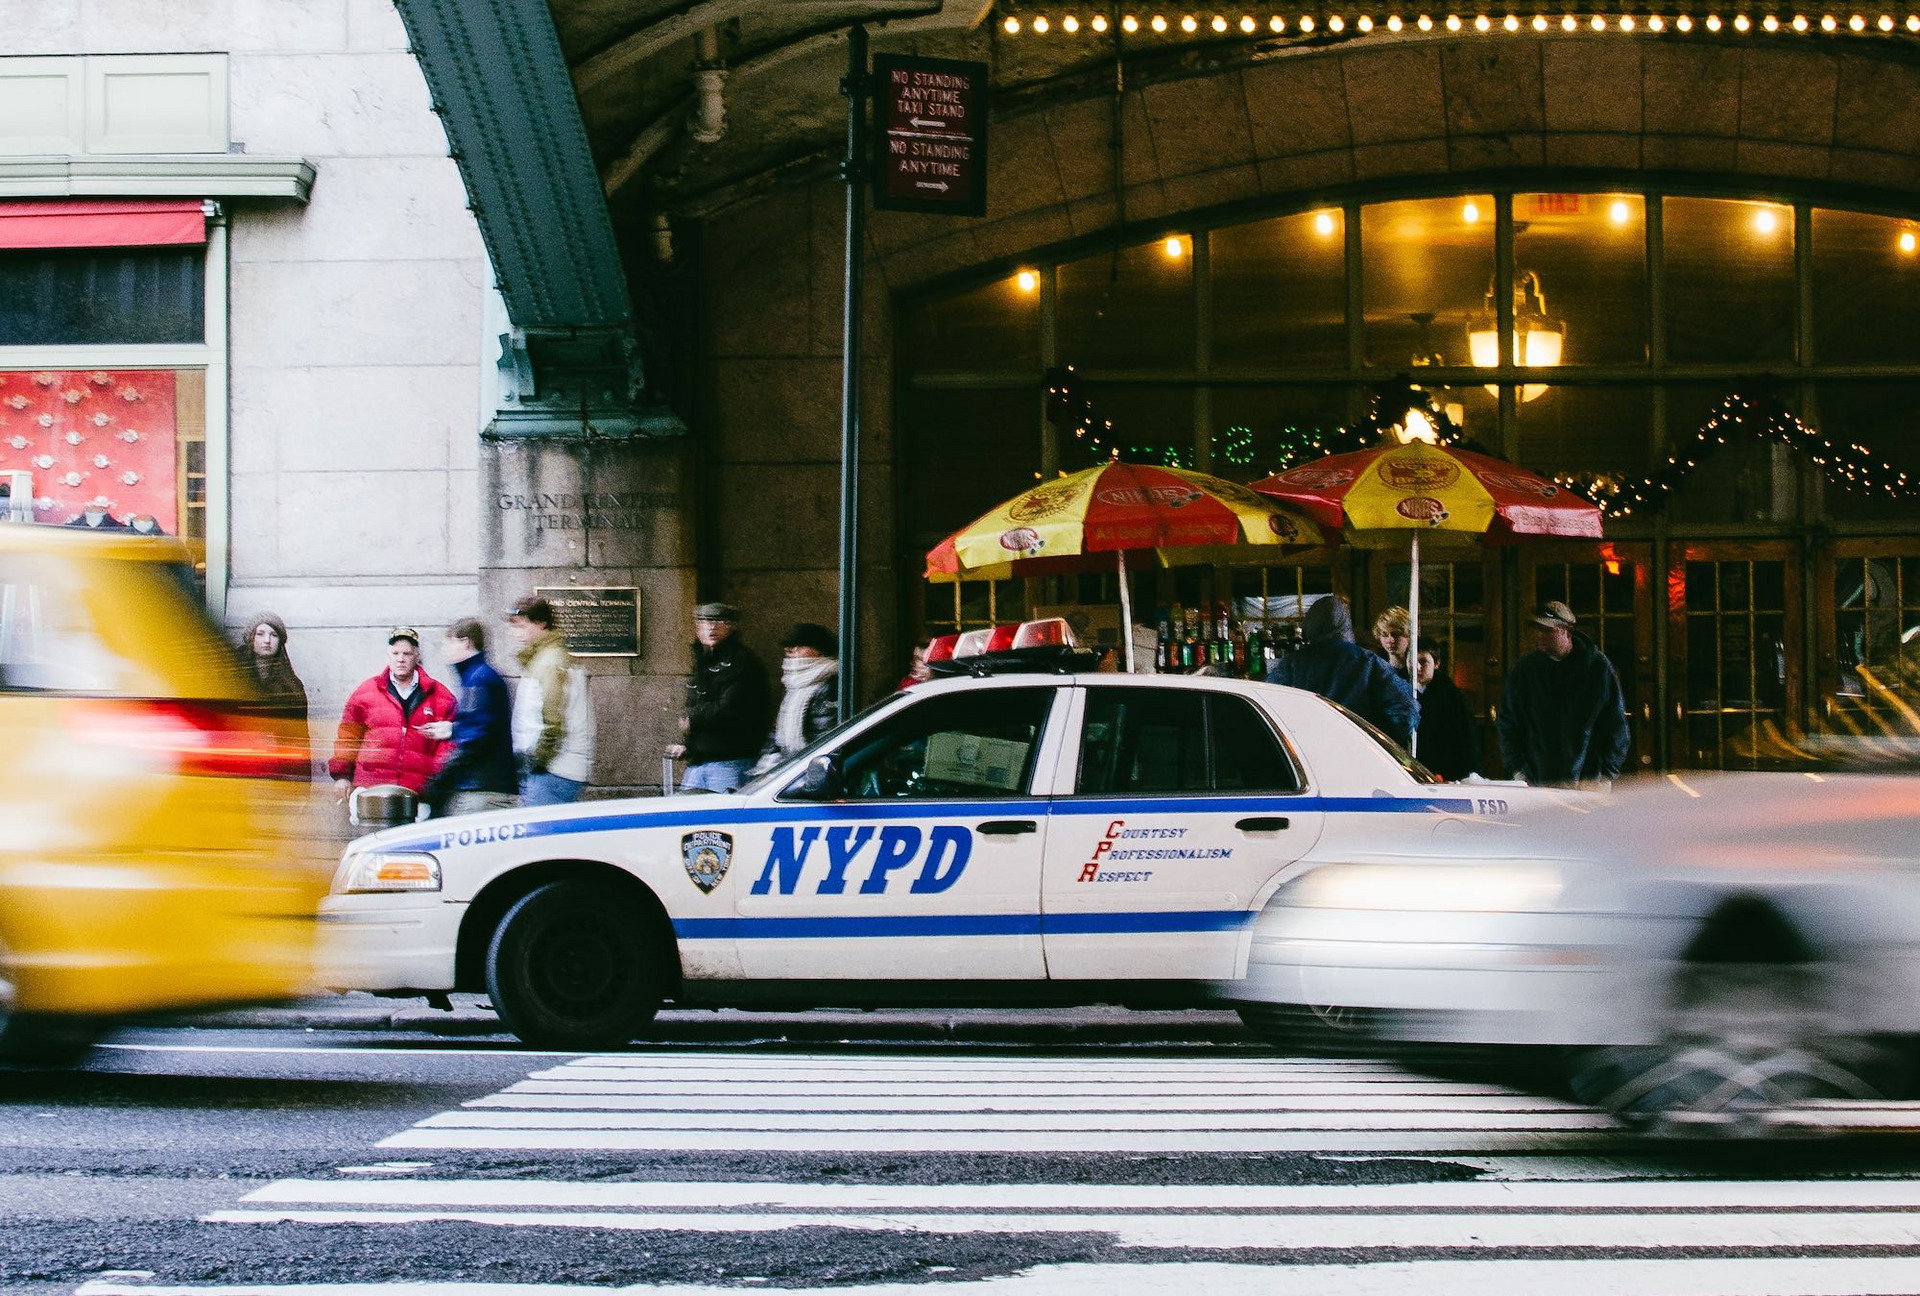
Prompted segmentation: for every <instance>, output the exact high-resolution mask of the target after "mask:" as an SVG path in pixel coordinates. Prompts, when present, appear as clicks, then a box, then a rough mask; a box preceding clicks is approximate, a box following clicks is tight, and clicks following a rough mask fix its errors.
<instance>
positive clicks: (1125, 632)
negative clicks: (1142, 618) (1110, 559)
mask: <svg viewBox="0 0 1920 1296" xmlns="http://www.w3.org/2000/svg"><path fill="white" fill-rule="evenodd" d="M1113 552H1114V556H1115V557H1116V558H1117V559H1119V562H1120V645H1121V647H1123V648H1125V649H1126V653H1127V655H1126V658H1125V660H1126V663H1127V674H1129V675H1131V674H1133V592H1132V591H1131V590H1129V589H1128V588H1127V551H1126V550H1125V549H1116V550H1114V551H1113Z"/></svg>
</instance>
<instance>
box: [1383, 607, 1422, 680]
mask: <svg viewBox="0 0 1920 1296" xmlns="http://www.w3.org/2000/svg"><path fill="white" fill-rule="evenodd" d="M1373 637H1374V639H1375V641H1376V642H1378V643H1379V645H1380V655H1381V656H1382V657H1385V658H1386V659H1387V662H1388V664H1389V665H1391V666H1392V667H1393V668H1394V669H1395V670H1397V671H1399V672H1400V673H1401V674H1402V675H1404V674H1406V673H1407V650H1408V649H1409V648H1411V647H1412V646H1413V618H1412V616H1411V615H1410V614H1409V613H1408V612H1407V610H1406V609H1405V608H1403V607H1390V608H1388V609H1387V610H1386V611H1385V612H1382V613H1381V614H1380V616H1379V619H1377V620H1376V621H1375V622H1374V623H1373Z"/></svg>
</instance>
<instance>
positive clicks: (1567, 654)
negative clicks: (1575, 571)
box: [1494, 602, 1633, 787]
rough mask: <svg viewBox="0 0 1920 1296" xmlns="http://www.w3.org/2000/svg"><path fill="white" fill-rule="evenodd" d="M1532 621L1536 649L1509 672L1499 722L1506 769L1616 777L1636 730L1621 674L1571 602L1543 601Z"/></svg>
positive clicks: (1549, 777)
mask: <svg viewBox="0 0 1920 1296" xmlns="http://www.w3.org/2000/svg"><path fill="white" fill-rule="evenodd" d="M1533 624H1534V644H1535V650H1534V651H1533V652H1530V653H1528V654H1527V655H1526V656H1524V657H1522V658H1521V659H1520V660H1519V661H1517V662H1515V663H1514V666H1513V670H1512V671H1510V672H1509V673H1508V675H1507V684H1506V689H1505V691H1504V693H1503V695H1502V698H1501V701H1500V716H1499V719H1498V720H1497V722H1496V723H1495V726H1494V727H1495V729H1496V730H1497V731H1498V733H1499V735H1500V756H1501V758H1502V759H1503V760H1505V761H1506V763H1507V772H1508V773H1509V774H1511V775H1513V776H1514V777H1515V778H1520V779H1524V780H1525V781H1526V782H1528V783H1533V784H1536V785H1541V786H1551V787H1577V786H1579V785H1581V784H1583V783H1584V784H1601V785H1607V784H1611V783H1612V782H1613V780H1615V779H1617V778H1619V777H1620V771H1621V769H1622V768H1623V767H1624V766H1625V765H1626V762H1627V747H1628V745H1629V744H1630V742H1631V741H1632V736H1633V735H1632V730H1631V729H1630V727H1629V726H1628V724H1627V701H1626V695H1625V693H1624V692H1622V690H1621V688H1620V676H1619V675H1618V674H1616V673H1615V672H1614V669H1613V663H1612V662H1610V661H1608V660H1607V655H1606V654H1605V653H1603V652H1601V651H1600V648H1599V646H1598V645H1597V644H1595V643H1594V642H1593V640H1591V639H1589V638H1588V637H1587V636H1586V635H1585V634H1582V633H1581V632H1580V631H1579V630H1576V629H1575V628H1574V624H1575V622H1574V616H1573V610H1572V609H1571V608H1569V607H1568V606H1567V605H1566V604H1565V603H1560V602H1553V603H1543V604H1541V605H1540V606H1539V607H1537V608H1535V609H1534V613H1533Z"/></svg>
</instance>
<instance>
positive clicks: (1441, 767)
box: [1414, 637, 1480, 782]
mask: <svg viewBox="0 0 1920 1296" xmlns="http://www.w3.org/2000/svg"><path fill="white" fill-rule="evenodd" d="M1414 671H1415V675H1414V679H1415V681H1416V682H1417V685H1418V687H1417V688H1416V689H1415V692H1416V693H1418V694H1419V697H1420V763H1421V764H1422V765H1425V766H1426V767H1427V768H1428V769H1430V770H1432V771H1433V772H1434V773H1435V774H1438V775H1439V776H1440V777H1441V778H1443V779H1451V780H1453V781H1455V782H1458V781H1459V780H1461V779H1463V778H1466V777H1467V776H1468V775H1469V774H1473V773H1475V772H1477V771H1478V770H1479V768H1480V734H1479V731H1478V729H1477V728H1476V727H1475V725H1474V723H1473V704H1472V703H1471V702H1469V701H1468V700H1467V695H1466V694H1465V693H1462V692H1461V691H1460V687H1459V685H1457V684H1455V683H1454V682H1453V676H1452V675H1451V674H1449V673H1448V671H1447V663H1446V658H1445V656H1444V654H1442V652H1441V650H1440V645H1439V644H1437V643H1435V642H1434V641H1433V640H1431V639H1428V638H1425V637H1422V638H1421V640H1420V651H1419V652H1418V653H1417V654H1415V656H1414Z"/></svg>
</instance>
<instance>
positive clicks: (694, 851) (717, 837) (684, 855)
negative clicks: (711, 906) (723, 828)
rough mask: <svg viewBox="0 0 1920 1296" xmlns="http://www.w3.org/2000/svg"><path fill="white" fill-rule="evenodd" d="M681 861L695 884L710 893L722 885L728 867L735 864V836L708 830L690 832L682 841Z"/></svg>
mask: <svg viewBox="0 0 1920 1296" xmlns="http://www.w3.org/2000/svg"><path fill="white" fill-rule="evenodd" d="M680 859H681V861H682V862H683V863H684V864H686V866H687V876H688V877H690V878H692V879H693V884H694V885H695V886H697V887H699V888H700V889H701V890H702V891H708V892H710V891H712V890H713V889H714V888H715V887H717V886H719V885H720V879H722V878H724V877H726V875H727V866H728V865H729V864H731V863H733V836H732V834H730V833H723V832H712V831H708V830H703V831H701V832H690V833H688V834H687V835H686V836H684V837H682V838H681V839H680Z"/></svg>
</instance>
